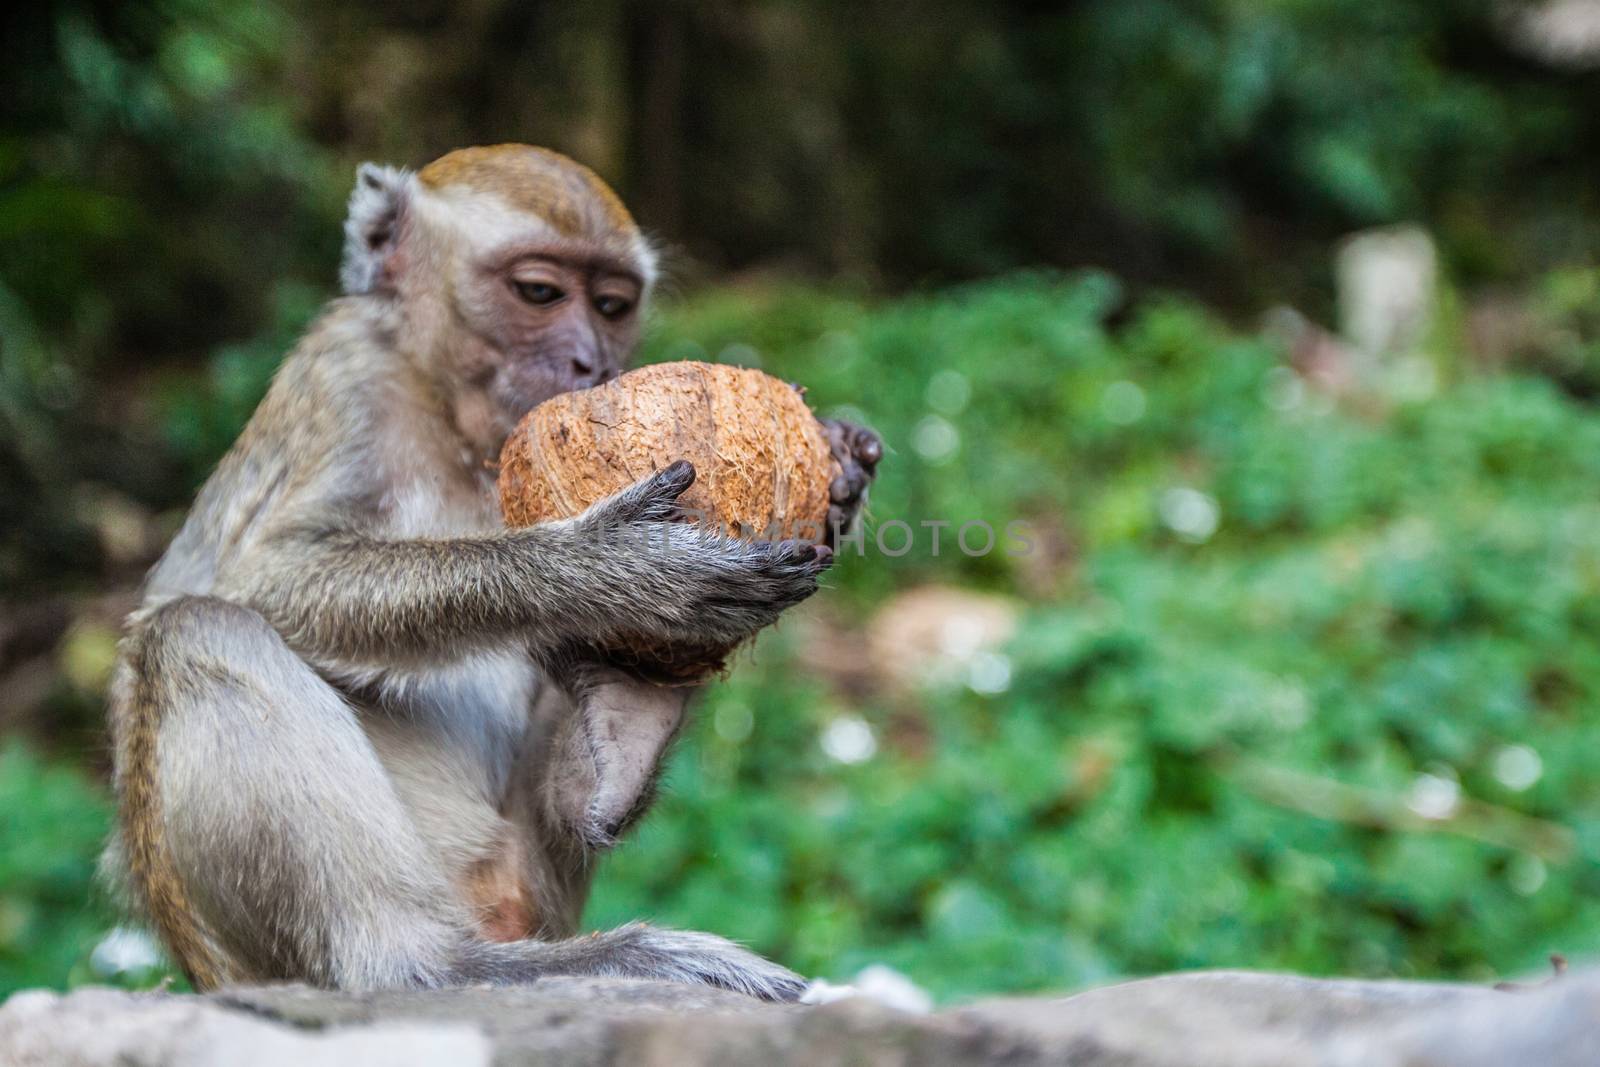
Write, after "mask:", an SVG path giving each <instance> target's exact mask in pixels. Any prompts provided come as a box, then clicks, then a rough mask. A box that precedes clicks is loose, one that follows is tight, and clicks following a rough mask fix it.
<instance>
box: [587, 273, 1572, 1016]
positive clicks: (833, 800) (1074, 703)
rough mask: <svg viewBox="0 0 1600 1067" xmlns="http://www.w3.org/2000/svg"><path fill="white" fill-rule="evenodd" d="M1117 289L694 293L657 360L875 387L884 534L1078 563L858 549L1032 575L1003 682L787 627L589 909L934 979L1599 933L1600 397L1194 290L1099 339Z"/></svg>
mask: <svg viewBox="0 0 1600 1067" xmlns="http://www.w3.org/2000/svg"><path fill="white" fill-rule="evenodd" d="M1113 297H1114V289H1113V288H1112V287H1111V286H1110V284H1109V283H1108V282H1107V281H1106V280H1105V279H1103V278H1098V277H1090V278H1086V279H1081V280H1078V281H1075V282H1062V281H1055V280H1051V279H1047V278H1034V279H1029V278H1024V279H1013V280H1011V281H1008V282H1005V283H1001V284H992V285H984V286H977V287H972V288H968V289H964V290H959V291H957V292H955V293H952V294H949V295H948V296H944V297H938V298H929V299H917V300H910V301H905V302H901V303H897V304H893V305H890V306H887V307H884V308H880V309H869V308H866V307H864V306H862V305H860V304H858V303H855V302H853V301H848V300H829V299H826V298H823V297H819V296H818V295H816V294H815V293H811V292H792V293H785V294H780V295H778V296H775V297H772V298H770V299H769V300H768V301H766V302H765V303H758V304H756V305H755V306H752V305H751V303H750V302H749V301H748V300H746V299H744V298H742V297H733V296H729V295H726V294H720V295H718V294H714V295H711V296H708V297H707V298H705V299H703V300H700V301H697V302H694V303H692V304H691V305H690V306H689V307H686V308H683V309H680V310H679V311H677V312H676V313H675V314H673V315H672V316H671V317H670V320H669V322H668V323H667V324H666V326H665V328H664V329H663V330H662V331H660V333H659V335H658V338H657V341H656V345H655V348H654V351H655V352H656V354H658V355H659V356H661V357H663V358H683V357H687V356H692V355H696V354H699V353H700V352H702V351H703V352H705V353H709V354H710V355H712V356H721V357H724V358H740V359H742V360H744V361H753V360H757V359H759V361H760V362H761V363H762V365H764V366H765V367H766V368H767V369H769V370H771V371H773V372H775V373H779V374H782V375H784V376H787V377H790V378H793V379H795V380H798V381H804V382H807V383H809V384H811V385H812V386H813V390H812V397H813V399H814V400H815V401H817V402H818V404H819V406H820V407H821V408H823V409H827V408H829V407H831V406H832V405H834V404H835V403H839V402H843V401H847V400H853V401H856V402H857V403H859V405H860V407H861V409H862V410H864V412H865V414H866V415H867V417H868V418H869V419H870V420H871V421H872V422H873V423H874V424H875V425H877V426H879V427H880V428H881V429H882V430H883V431H884V432H885V435H886V437H887V439H888V441H889V443H890V445H891V455H890V458H889V460H888V461H886V464H885V468H884V471H883V474H882V484H881V486H880V489H879V490H878V491H876V492H875V496H874V505H873V513H874V516H875V519H876V520H877V521H878V522H879V523H881V522H883V521H886V520H889V519H892V518H901V519H906V520H909V521H911V522H912V524H913V525H915V524H916V523H917V521H918V520H919V519H922V518H946V517H949V518H956V519H960V518H965V517H982V518H986V519H990V520H994V521H997V522H1001V521H1004V520H1005V519H1007V518H1010V517H1013V516H1017V515H1021V516H1025V517H1027V518H1029V519H1030V520H1031V521H1032V522H1034V523H1035V524H1036V527H1037V528H1038V529H1039V530H1041V531H1053V533H1052V536H1053V537H1054V538H1058V539H1059V540H1060V541H1061V542H1062V543H1063V544H1065V545H1066V546H1068V550H1067V551H1066V552H1065V553H1064V555H1063V557H1062V558H1061V559H1060V561H1059V562H1058V563H1057V564H1056V567H1055V568H1054V569H1055V571H1056V573H1054V574H1051V573H1049V568H1046V569H1045V570H1044V571H1043V572H1041V568H1040V561H1039V560H1038V559H1037V558H1036V557H1023V558H1008V557H1005V556H1004V555H1003V554H1002V555H997V556H990V557H985V558H982V559H968V558H966V557H963V556H961V555H960V554H959V553H953V554H952V555H951V556H941V558H940V559H939V560H937V561H936V560H933V559H931V558H929V557H928V553H927V551H926V549H927V544H926V542H923V546H922V549H921V550H919V551H917V552H914V553H912V554H910V555H908V556H906V557H903V558H897V559H887V558H884V557H882V556H880V555H878V554H877V553H876V552H869V555H868V556H867V557H866V558H854V557H849V556H847V557H846V558H844V560H843V561H842V563H841V565H840V566H839V567H838V568H836V570H835V572H833V573H834V575H835V577H834V578H833V579H832V581H833V583H834V584H835V585H836V586H837V587H838V588H836V589H834V590H831V591H830V592H829V593H828V594H826V597H825V603H826V601H827V600H831V601H832V602H833V607H834V608H835V609H839V608H840V607H841V605H844V604H848V605H849V606H850V610H857V611H866V610H870V609H871V608H872V607H873V606H874V605H876V604H877V603H878V602H879V601H880V600H881V598H882V597H883V596H884V595H886V594H888V593H890V592H892V591H893V590H894V589H896V588H900V587H903V586H905V585H908V584H912V583H916V582H920V581H923V580H931V579H937V580H939V581H945V582H950V581H957V582H961V583H964V584H968V585H976V586H980V587H986V588H990V589H993V590H996V591H1000V592H1005V593H1011V594H1015V595H1017V596H1020V597H1022V598H1025V599H1026V600H1027V601H1029V602H1030V603H1031V604H1032V605H1033V607H1032V610H1031V611H1030V612H1029V614H1028V617H1027V620H1026V622H1025V624H1024V626H1023V628H1022V630H1021V632H1020V633H1019V635H1018V636H1017V638H1016V639H1015V641H1014V642H1013V645H1012V647H1011V648H1010V649H1009V650H1008V653H1007V655H1008V657H1009V667H1010V685H1009V688H1008V689H1007V690H1006V691H1004V692H1002V693H998V694H995V693H987V694H985V693H979V692H976V691H975V690H973V689H972V688H971V687H970V686H966V685H962V684H960V682H961V679H960V676H958V677H957V680H956V682H955V683H954V684H950V685H943V686H941V685H938V684H934V685H931V686H930V688H929V689H928V690H927V691H926V692H925V693H924V694H923V695H922V697H921V699H919V700H916V701H912V702H910V703H906V702H903V701H895V700H890V699H887V698H885V699H881V700H871V701H867V702H865V703H862V704H855V703H852V702H850V701H849V700H847V698H845V697H842V696H840V695H838V694H836V693H833V692H830V690H829V689H828V688H827V687H826V686H825V685H824V684H823V683H822V682H821V681H820V680H818V679H815V678H809V677H807V676H806V673H805V669H804V667H802V666H801V665H800V664H799V663H798V662H797V661H796V660H795V658H794V657H793V655H792V649H791V647H790V646H791V644H792V641H793V640H795V638H794V637H793V636H792V635H788V634H786V633H784V632H781V631H780V633H779V634H778V635H777V636H776V637H773V638H769V639H767V641H766V643H765V644H764V645H763V647H762V649H761V652H760V654H759V655H758V656H757V657H756V659H755V661H754V662H752V663H748V664H746V665H745V666H744V667H743V668H742V669H741V670H740V671H739V673H737V674H736V675H735V677H734V678H733V679H732V681H731V682H729V683H728V684H726V685H723V686H719V687H716V688H715V689H714V690H713V691H712V692H711V694H710V696H709V697H708V698H707V700H706V703H705V705H704V707H703V709H702V711H701V714H700V722H699V725H698V726H697V728H696V729H695V730H694V731H693V733H692V736H691V738H690V739H689V741H688V742H687V743H686V744H684V746H683V747H682V748H681V749H680V751H679V752H678V754H677V757H676V759H675V761H674V763H673V767H672V771H671V773H670V775H669V777H668V781H667V788H666V791H665V798H664V799H663V800H662V801H661V803H660V804H659V805H658V807H657V808H656V810H655V812H654V814H653V815H652V816H651V819H650V820H649V821H648V822H647V823H646V825H645V826H644V827H643V829H642V830H641V831H640V833H639V835H638V837H637V838H636V839H635V840H634V841H633V842H631V843H630V844H628V845H626V846H625V847H624V848H623V849H622V851H621V853H620V854H619V855H618V856H616V857H615V858H614V859H612V860H610V861H609V862H608V865H607V866H606V868H605V869H604V871H603V874H602V876H601V879H600V884H599V888H598V891H597V896H596V901H595V904H594V906H593V907H592V909H591V912H590V915H589V919H590V921H591V922H593V923H594V924H596V925H605V924H607V923H610V922H613V921H618V920H621V919H623V918H624V917H627V916H630V915H634V914H649V915H655V916H657V917H659V918H660V919H661V920H662V921H666V922H673V923H681V924H685V925H691V926H694V925H699V926H710V927H714V928H716V929H719V930H722V931H724V932H728V933H730V934H732V935H734V936H739V937H744V938H747V939H749V940H750V941H751V942H752V943H753V944H754V945H755V946H756V947H758V948H760V949H762V950H764V951H767V952H772V953H775V954H776V955H778V956H779V957H780V958H783V959H785V960H787V961H788V962H790V963H791V964H793V965H795V966H797V967H800V968H801V969H803V970H807V971H812V972H817V973H822V974H826V975H829V976H832V977H848V976H849V975H850V974H851V973H853V971H854V970H855V969H856V968H857V967H859V966H861V965H863V964H865V963H868V962H871V961H874V960H886V961H888V962H891V963H893V964H895V965H897V966H900V967H902V968H904V969H905V970H906V971H907V972H908V973H910V974H912V975H914V976H915V977H916V978H917V979H919V980H921V981H923V982H925V983H928V984H929V985H930V986H932V987H933V988H934V989H936V990H937V991H938V992H940V993H941V994H944V995H961V994H970V993H977V992H980V991H985V990H993V989H1026V988H1045V987H1050V986H1062V985H1073V984H1078V983H1082V982H1087V981H1095V980H1100V979H1104V978H1108V977H1111V976H1115V975H1125V974H1135V973H1142V972H1148V971H1154V970H1162V969H1170V968H1178V967H1196V966H1254V967H1284V968H1294V969H1298V970H1304V971H1311V972H1319V973H1355V974H1369V975H1389V974H1399V975H1428V976H1450V977H1466V978H1484V977H1488V976H1489V975H1492V974H1505V973H1515V972H1517V971H1521V970H1526V969H1531V968H1534V967H1537V966H1538V965H1539V963H1540V961H1541V959H1542V957H1543V955H1544V954H1545V953H1547V952H1549V951H1557V950H1559V951H1566V952H1571V953H1574V954H1576V955H1579V956H1582V955H1584V954H1592V953H1594V952H1596V951H1597V950H1600V907H1597V906H1596V905H1595V904H1594V900H1595V899H1596V892H1597V890H1600V879H1597V876H1596V874H1595V871H1596V870H1597V869H1600V868H1597V867H1596V862H1595V861H1596V860H1597V859H1600V775H1597V774H1595V772H1594V771H1593V770H1592V769H1590V768H1591V764H1592V760H1590V759H1589V758H1588V756H1587V753H1589V752H1591V751H1593V748H1592V746H1593V745H1594V744H1596V743H1597V742H1600V727H1597V726H1596V724H1595V721H1594V717H1593V715H1591V714H1590V713H1589V709H1591V708H1592V706H1593V704H1594V701H1595V698H1596V695H1597V694H1600V656H1597V655H1596V654H1595V653H1594V651H1593V649H1592V647H1591V645H1592V640H1591V639H1590V635H1591V634H1592V632H1593V630H1592V627H1593V625H1594V623H1595V621H1596V619H1595V610H1594V607H1593V605H1594V604H1595V603H1596V599H1595V597H1596V593H1597V592H1600V521H1597V520H1600V511H1597V510H1596V508H1595V507H1594V506H1593V504H1592V503H1591V502H1590V497H1591V496H1592V494H1591V493H1590V492H1589V487H1591V486H1593V485H1594V484H1595V480H1596V478H1597V477H1600V419H1597V418H1596V417H1595V415H1594V414H1593V413H1592V412H1591V411H1589V410H1588V409H1586V408H1583V407H1580V406H1577V405H1575V404H1573V403H1572V402H1571V401H1569V400H1566V399H1564V398H1563V397H1562V396H1561V395H1560V394H1559V393H1557V392H1556V391H1555V390H1554V389H1553V388H1552V387H1550V386H1549V385H1548V384H1546V383H1544V382H1542V381H1539V380H1535V379H1525V378H1494V379H1480V380H1469V381H1466V382H1464V383H1462V384H1460V385H1458V386H1455V387H1451V388H1446V389H1439V390H1436V391H1434V392H1433V393H1431V394H1430V395H1425V396H1419V395H1418V391H1417V390H1416V389H1409V390H1408V391H1406V393H1405V396H1406V397H1408V398H1409V399H1405V400H1393V399H1384V398H1381V397H1380V398H1372V399H1371V400H1370V401H1369V402H1368V403H1365V404H1361V405H1351V406H1350V407H1349V409H1346V408H1343V407H1340V406H1337V405H1335V404H1333V403H1332V402H1331V401H1329V400H1328V399H1327V398H1325V397H1319V396H1318V395H1316V394H1314V393H1310V392H1307V391H1306V389H1305V387H1304V386H1303V385H1301V384H1300V383H1299V381H1298V379H1296V378H1294V377H1293V376H1292V375H1291V374H1289V372H1288V371H1287V370H1286V369H1285V368H1284V367H1283V366H1282V365H1281V364H1280V362H1279V358H1278V356H1277V354H1276V353H1275V352H1273V351H1272V350H1271V349H1270V348H1269V347H1268V346H1266V345H1263V344H1261V343H1259V342H1256V341H1253V340H1249V339H1244V338H1240V337H1238V336H1236V335H1233V334H1230V333H1229V332H1227V331H1225V330H1224V329H1222V328H1221V327H1219V326H1218V325H1217V324H1216V323H1215V322H1214V321H1213V320H1211V319H1210V318H1208V317H1207V316H1206V315H1204V314H1203V313H1201V312H1199V311H1197V310H1196V309H1194V308H1193V307H1192V306H1188V305H1185V304H1182V303H1157V304H1154V305H1152V306H1149V307H1146V308H1145V309H1143V310H1142V311H1140V312H1139V313H1138V314H1136V315H1134V316H1133V318H1132V319H1131V321H1129V322H1128V323H1127V324H1126V325H1125V326H1123V327H1122V328H1120V329H1115V330H1113V329H1109V328H1108V327H1107V326H1106V325H1105V322H1104V316H1105V312H1106V310H1107V309H1108V307H1109V305H1110V304H1111V302H1112V300H1113ZM741 309H742V310H741ZM696 344H698V345H699V346H700V347H699V348H695V347H694V346H695V345H696ZM950 374H959V375H961V376H962V377H963V379H964V380H965V385H963V386H960V387H956V386H953V385H951V383H952V382H953V381H954V380H955V379H953V378H950V377H947V376H948V375H950ZM934 383H941V384H939V385H935V384H934ZM1128 383H1132V385H1133V386H1134V387H1136V390H1137V392H1134V391H1132V390H1130V389H1129V388H1128ZM959 397H965V398H966V401H965V403H964V404H958V403H955V402H954V400H955V398H959ZM935 416H937V417H941V418H944V419H946V420H948V421H949V423H950V425H951V426H952V427H953V428H954V430H955V431H956V439H957V440H958V441H959V447H957V448H956V449H955V451H954V452H953V453H949V454H946V453H943V452H942V451H940V450H938V449H934V450H932V451H931V453H930V455H923V454H921V453H919V451H918V449H917V447H916V443H917V442H918V441H923V443H924V444H929V443H932V444H939V443H940V442H943V441H945V440H946V438H945V437H944V436H942V435H935V437H934V438H932V439H931V441H930V439H926V438H925V437H924V435H923V434H922V433H920V432H919V427H921V426H923V425H924V420H926V419H928V418H930V417H935ZM1174 490H1187V491H1191V492H1193V493H1198V494H1202V497H1201V499H1203V500H1209V501H1211V502H1212V504H1213V505H1214V507H1215V509H1216V515H1217V518H1218V524H1217V526H1216V529H1215V531H1214V532H1211V533H1209V534H1207V531H1206V530H1205V528H1204V525H1203V524H1202V525H1201V526H1199V527H1196V526H1194V525H1193V524H1190V525H1188V526H1185V525H1184V523H1183V519H1184V516H1183V514H1182V513H1181V509H1180V510H1179V511H1178V512H1176V513H1172V514H1169V510H1170V509H1169V508H1167V507H1164V501H1166V500H1167V499H1168V497H1169V494H1170V493H1172V491H1174ZM1173 519H1175V520H1178V522H1177V525H1178V526H1179V528H1178V529H1174V528H1173V523H1172V522H1170V521H1168V520H1173ZM1041 540H1043V539H1041ZM843 613H844V612H843V611H836V612H835V614H843ZM985 688H993V686H992V683H991V684H986V685H985ZM845 716H860V717H862V718H863V719H864V720H865V721H866V722H867V723H868V724H869V725H870V726H871V727H872V729H873V730H874V731H875V733H876V735H877V737H878V739H879V750H878V753H877V754H876V755H875V756H874V757H873V758H871V759H870V760H869V761H867V762H865V763H862V764H859V765H855V766H850V765H845V764H840V763H837V762H834V761H833V760H830V759H829V758H828V757H827V756H826V755H825V754H824V752H823V750H822V749H821V748H820V747H819V738H820V737H821V736H822V735H823V733H824V731H825V730H826V729H827V728H828V725H829V724H830V723H832V722H834V721H835V720H838V719H839V718H841V717H845ZM1530 766H1531V768H1532V769H1531V770H1530ZM1441 797H1442V801H1441V803H1442V807H1438V808H1432V809H1430V807H1429V804H1430V803H1432V802H1434V801H1440V798H1441ZM1430 810H1431V811H1432V812H1433V814H1434V815H1436V816H1442V817H1440V818H1433V819H1431V818H1429V817H1427V816H1426V815H1423V814H1419V812H1428V811H1430Z"/></svg>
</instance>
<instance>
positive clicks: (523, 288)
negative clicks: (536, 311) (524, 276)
mask: <svg viewBox="0 0 1600 1067" xmlns="http://www.w3.org/2000/svg"><path fill="white" fill-rule="evenodd" d="M511 284H512V286H514V287H515V288H516V290H517V295H518V296H520V297H521V298H522V299H523V300H524V301H525V302H526V303H529V304H532V305H533V306H534V307H548V306H550V305H551V304H554V303H557V302H559V301H560V300H562V299H563V298H564V297H565V296H566V295H567V294H566V293H564V292H562V291H561V290H560V289H557V288H556V287H555V286H553V285H548V284H546V283H545V282H512V283H511Z"/></svg>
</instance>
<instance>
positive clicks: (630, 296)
mask: <svg viewBox="0 0 1600 1067" xmlns="http://www.w3.org/2000/svg"><path fill="white" fill-rule="evenodd" d="M400 229H401V231H402V236H401V238H400V240H399V245H400V247H399V249H398V251H397V257H396V259H395V261H394V262H393V263H392V265H390V269H391V272H392V274H393V276H394V277H395V278H396V281H397V288H398V291H399V294H400V296H401V298H402V300H403V301H404V302H405V303H406V305H407V306H408V308H410V311H411V314H410V316H409V318H410V321H411V324H412V328H413V330H414V332H415V335H416V336H418V337H426V338H430V339H431V340H430V341H429V342H428V343H427V347H428V349H429V350H430V352H431V353H432V357H431V358H433V359H434V360H435V366H436V369H439V370H441V371H443V373H444V377H445V378H446V380H447V381H448V382H450V383H451V385H452V392H453V393H454V394H455V397H456V405H457V409H458V422H460V423H461V424H462V427H463V429H465V430H467V431H468V432H469V435H470V436H472V437H473V438H475V439H477V440H479V441H480V442H481V443H483V444H485V445H491V446H493V447H494V448H498V445H499V442H500V441H502V440H503V439H504V437H505V435H506V434H508V433H509V432H510V430H511V428H512V427H514V426H515V425H516V423H517V421H518V420H519V419H520V418H521V417H522V416H523V415H524V414H526V413H527V411H528V410H529V409H531V408H533V407H535V406H536V405H538V404H540V403H541V402H543V401H545V400H548V399H549V398H550V397H552V396H555V395H557V394H558V393H565V392H569V391H571V390H574V389H585V388H588V387H590V386H593V385H598V384H600V383H602V382H605V381H609V380H610V379H612V378H615V377H616V376H617V375H618V374H620V373H621V372H622V370H623V367H624V366H625V365H626V363H627V361H628V358H629V357H630V356H631V355H632V353H633V349H634V347H635V345H636V344H637V343H638V339H639V319H640V310H641V305H642V304H643V302H644V299H645V296H646V293H647V291H648V288H649V284H650V280H651V277H652V275H653V272H654V257H653V254H652V253H651V251H650V248H649V246H648V244H647V243H646V242H645V241H644V238H643V237H642V236H641V235H640V233H639V230H638V227H637V226H635V225H634V223H633V219H632V218H631V217H630V216H629V215H628V213H627V210H626V209H625V208H624V207H623V206H622V203H621V201H619V200H617V199H616V196H615V194H613V193H612V192H611V190H610V189H609V188H608V187H606V186H605V184H604V183H603V182H601V181H600V180H599V179H598V178H597V177H595V176H594V174H593V173H592V172H590V171H588V170H587V169H586V168H583V167H580V166H578V165H577V164H575V163H573V162H572V161H571V160H568V159H566V158H565V157H562V156H557V155H555V154H554V153H547V152H544V151H543V150H540V149H529V148H526V147H524V146H501V147H498V148H492V149H468V150H464V151H462V152H457V153H452V154H451V155H449V156H446V157H444V158H443V159H441V160H438V161H436V162H435V163H433V164H431V165H430V166H428V167H427V168H424V169H423V171H422V172H421V173H420V174H419V175H418V176H417V186H416V188H415V189H414V190H413V195H412V199H411V200H410V202H409V206H408V210H407V212H406V214H405V216H404V221H403V223H402V225H401V227H400ZM441 281H442V282H443V285H440V284H439V283H440V282H441Z"/></svg>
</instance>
